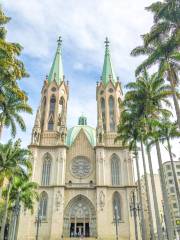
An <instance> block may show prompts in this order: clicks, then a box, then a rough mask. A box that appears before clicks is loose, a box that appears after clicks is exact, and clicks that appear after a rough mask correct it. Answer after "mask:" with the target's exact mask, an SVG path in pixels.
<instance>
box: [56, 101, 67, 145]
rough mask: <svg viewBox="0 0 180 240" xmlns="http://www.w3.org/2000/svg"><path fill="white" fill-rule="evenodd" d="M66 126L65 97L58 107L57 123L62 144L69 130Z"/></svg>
mask: <svg viewBox="0 0 180 240" xmlns="http://www.w3.org/2000/svg"><path fill="white" fill-rule="evenodd" d="M65 125H66V111H65V100H64V98H63V97H61V98H60V100H59V105H58V123H57V126H58V132H59V133H60V140H61V142H64V141H65V138H66V131H67V130H66V126H65Z"/></svg>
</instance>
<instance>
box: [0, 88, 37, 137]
mask: <svg viewBox="0 0 180 240" xmlns="http://www.w3.org/2000/svg"><path fill="white" fill-rule="evenodd" d="M0 109H1V112H0V136H1V134H2V129H3V126H6V127H9V126H10V127H11V134H12V136H15V135H16V122H17V123H18V125H19V126H20V128H21V130H23V131H25V130H26V125H25V122H24V120H23V118H22V116H21V115H20V113H21V112H27V113H32V109H31V107H30V106H29V105H28V104H27V101H26V100H22V99H20V98H19V97H17V94H15V93H12V92H8V91H6V94H5V95H4V102H3V103H2V104H1V107H0Z"/></svg>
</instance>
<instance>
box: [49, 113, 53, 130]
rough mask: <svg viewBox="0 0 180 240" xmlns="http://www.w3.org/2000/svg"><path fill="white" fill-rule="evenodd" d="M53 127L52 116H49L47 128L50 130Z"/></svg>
mask: <svg viewBox="0 0 180 240" xmlns="http://www.w3.org/2000/svg"><path fill="white" fill-rule="evenodd" d="M53 128H54V120H53V116H51V117H50V119H49V122H48V130H49V131H51V130H53Z"/></svg>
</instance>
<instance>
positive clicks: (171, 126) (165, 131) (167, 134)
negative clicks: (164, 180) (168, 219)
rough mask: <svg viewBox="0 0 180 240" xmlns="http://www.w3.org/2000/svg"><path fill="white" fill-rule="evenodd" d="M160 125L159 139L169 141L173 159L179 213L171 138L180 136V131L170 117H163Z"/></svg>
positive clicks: (178, 194) (176, 184)
mask: <svg viewBox="0 0 180 240" xmlns="http://www.w3.org/2000/svg"><path fill="white" fill-rule="evenodd" d="M159 127H160V128H159V129H158V135H159V140H160V141H162V142H164V141H166V142H167V148H168V152H169V157H170V161H171V167H172V171H173V178H174V183H175V189H176V195H177V202H178V207H179V213H180V189H179V184H178V179H177V175H176V170H175V165H174V160H173V153H172V150H171V144H170V140H171V139H175V138H180V131H178V130H177V124H176V123H172V122H170V121H169V120H168V119H163V120H162V122H161V123H160V126H159Z"/></svg>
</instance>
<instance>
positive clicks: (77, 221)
mask: <svg viewBox="0 0 180 240" xmlns="http://www.w3.org/2000/svg"><path fill="white" fill-rule="evenodd" d="M63 236H64V237H71V238H73V237H82V236H83V237H96V211H95V208H94V206H93V204H92V202H91V201H90V200H89V199H88V198H87V197H85V196H83V195H78V196H76V197H74V198H73V199H72V200H71V201H70V202H69V204H68V205H67V207H66V209H65V212H64V229H63Z"/></svg>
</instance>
